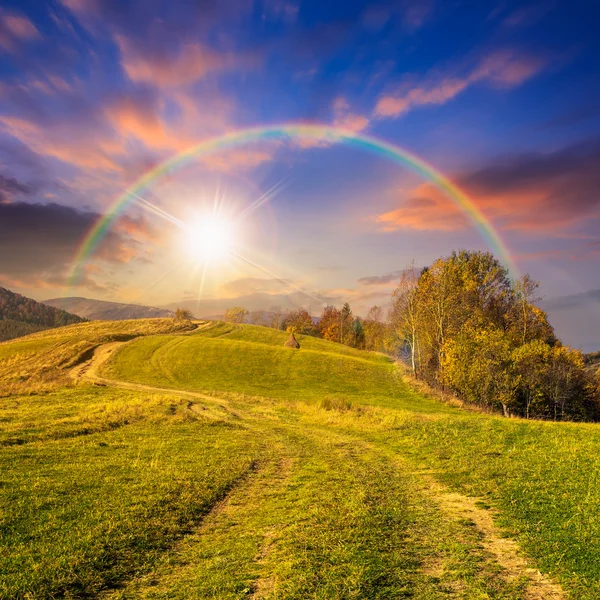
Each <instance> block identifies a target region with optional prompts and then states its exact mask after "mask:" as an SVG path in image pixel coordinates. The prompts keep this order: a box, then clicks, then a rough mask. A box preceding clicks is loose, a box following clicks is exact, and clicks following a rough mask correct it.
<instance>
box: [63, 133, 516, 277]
mask: <svg viewBox="0 0 600 600" xmlns="http://www.w3.org/2000/svg"><path fill="white" fill-rule="evenodd" d="M266 140H312V141H314V142H315V143H316V144H317V145H318V144H333V143H344V144H348V145H350V146H354V147H356V148H360V149H362V150H365V151H367V152H371V153H373V154H376V155H378V156H381V157H382V158H386V159H388V160H391V161H394V162H396V163H399V164H401V165H403V166H406V167H409V168H410V169H411V170H412V171H414V172H415V173H417V174H418V175H420V176H422V177H423V178H424V179H426V180H428V181H430V182H431V183H433V184H434V185H435V186H436V187H437V188H438V189H439V190H440V191H442V192H443V193H444V194H445V195H447V196H448V198H450V199H451V200H452V201H453V202H454V203H455V204H456V206H458V207H459V208H460V209H461V210H462V211H463V212H464V213H465V214H466V215H467V216H468V217H469V219H470V220H471V222H472V223H473V224H474V225H475V226H476V227H477V229H478V231H479V232H480V234H481V236H482V237H483V239H484V240H485V242H486V244H487V245H488V246H489V248H490V249H491V250H492V252H494V254H496V255H497V256H498V257H499V258H500V260H501V261H502V262H503V263H504V264H505V266H507V267H508V269H509V271H510V272H511V274H512V275H513V276H516V275H517V273H518V270H517V267H516V265H515V263H514V261H513V260H512V258H511V256H510V253H509V251H508V249H507V247H506V245H505V244H504V242H503V241H502V239H501V238H500V236H499V235H498V232H497V231H496V229H495V228H494V226H493V225H492V223H491V222H490V220H489V219H488V218H487V217H486V216H485V214H484V213H483V212H482V211H481V210H480V209H479V208H478V207H477V206H476V205H475V203H474V202H473V201H472V200H471V199H470V198H469V197H468V196H467V195H466V194H465V193H464V192H463V191H462V190H461V189H460V188H459V187H458V186H456V184H454V183H453V182H452V181H450V179H448V178H447V177H446V176H445V175H443V174H442V173H441V172H440V171H438V170H437V169H436V168H435V167H433V166H432V165H430V164H428V163H426V162H425V161H424V160H422V159H421V158H419V157H418V156H415V155H414V154H412V153H411V152H409V151H408V150H405V149H404V148H401V147H400V146H396V145H394V144H390V143H389V142H386V141H384V140H381V139H378V138H376V137H373V136H371V135H366V134H364V133H356V132H354V131H349V130H346V129H342V128H340V127H331V126H327V125H318V124H297V123H284V124H279V125H268V126H263V127H250V128H247V129H239V130H237V131H232V132H230V133H226V134H224V135H221V136H218V137H214V138H210V139H207V140H204V141H203V142H200V143H199V144H198V145H196V146H192V147H190V148H189V149H187V150H184V151H183V152H181V153H180V154H176V155H175V156H172V157H171V158H169V159H167V160H165V161H164V162H162V163H160V164H159V165H157V166H156V167H154V168H153V169H151V170H150V171H148V172H147V173H146V174H145V175H143V176H142V177H140V178H139V179H138V180H137V181H136V182H135V183H134V184H133V185H131V186H130V187H129V188H128V189H127V190H126V191H125V192H124V193H123V194H122V195H120V196H119V197H118V198H117V199H116V200H115V202H114V203H113V204H112V206H111V207H110V208H109V210H108V211H107V212H106V213H105V214H104V215H102V216H101V217H100V218H99V219H98V221H97V222H96V223H95V224H94V226H93V227H92V228H91V229H90V231H89V232H88V233H87V235H86V236H85V238H84V239H83V241H82V243H81V245H80V246H79V248H78V250H77V253H76V255H75V257H74V260H73V264H72V268H71V273H70V277H69V285H73V284H74V283H75V282H76V281H77V279H78V277H79V275H80V272H81V269H82V268H83V266H84V265H85V263H86V261H87V259H88V258H89V256H90V255H91V254H92V253H93V252H94V250H95V248H96V247H97V246H98V244H99V243H100V241H101V240H102V238H103V237H104V236H105V235H106V233H107V232H108V230H109V229H110V227H111V225H112V224H113V223H114V221H115V220H116V219H118V217H119V215H121V214H122V213H123V211H124V210H125V209H126V208H127V206H128V205H129V204H130V203H131V202H132V201H134V200H135V199H136V196H140V195H142V194H143V192H144V191H145V190H147V189H148V188H150V186H151V185H152V184H154V183H155V182H156V181H157V180H158V179H160V178H161V177H164V176H165V175H168V174H170V173H172V172H173V171H175V170H177V169H180V168H182V167H183V166H185V165H187V164H189V163H190V162H191V161H193V160H195V159H198V158H201V157H203V156H206V155H208V154H211V153H214V152H219V151H223V150H227V149H230V148H232V147H235V146H239V145H242V144H247V143H250V142H259V141H266Z"/></svg>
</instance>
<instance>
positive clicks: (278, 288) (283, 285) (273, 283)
mask: <svg viewBox="0 0 600 600" xmlns="http://www.w3.org/2000/svg"><path fill="white" fill-rule="evenodd" d="M220 289H221V292H222V293H223V295H224V296H226V297H235V296H246V295H249V294H256V293H266V294H281V293H286V292H290V291H295V288H294V286H293V282H292V281H291V280H281V279H272V278H263V277H242V278H240V279H235V280H233V281H229V282H227V283H224V284H223V285H221V288H220Z"/></svg>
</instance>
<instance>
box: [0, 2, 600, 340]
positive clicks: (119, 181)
mask: <svg viewBox="0 0 600 600" xmlns="http://www.w3.org/2000/svg"><path fill="white" fill-rule="evenodd" d="M127 7H128V10H118V9H117V8H116V7H115V5H114V3H113V2H111V1H110V0H94V1H84V0H79V1H75V0H62V1H61V2H49V1H44V2H34V1H32V0H30V1H27V2H16V1H10V2H7V1H4V2H3V3H2V8H1V11H2V17H3V19H2V25H1V27H0V69H1V71H0V86H1V89H2V94H1V95H0V156H2V160H3V168H2V169H1V170H0V285H3V286H4V287H7V288H9V289H10V290H13V291H15V292H18V293H20V294H22V295H25V296H28V297H31V298H34V299H36V300H40V301H43V300H44V299H50V298H57V297H65V296H78V297H83V298H87V299H99V300H104V301H113V302H120V303H131V304H143V305H148V306H157V307H161V308H163V307H166V306H174V305H177V304H183V305H185V303H186V302H188V303H189V302H193V301H194V302H195V301H196V299H197V298H200V302H203V303H205V304H210V302H213V303H215V301H216V300H218V301H219V302H229V303H230V304H231V305H235V304H237V303H243V302H244V301H248V298H255V299H257V301H258V299H261V298H264V300H265V303H266V304H268V303H269V302H270V304H268V305H265V306H263V307H262V309H264V310H268V309H269V307H270V305H276V304H282V303H284V302H285V299H286V298H287V299H288V300H289V299H290V298H293V297H294V296H295V295H299V294H305V297H306V299H307V301H306V303H305V305H306V307H308V306H311V305H312V309H313V310H312V312H313V313H316V312H320V310H321V307H319V309H318V310H317V308H316V307H317V304H318V302H319V301H321V302H322V304H321V306H323V305H324V304H329V303H331V304H336V305H339V304H341V303H343V302H345V301H347V302H349V303H350V305H351V306H352V308H353V309H354V311H355V313H356V314H359V315H364V314H366V312H367V311H368V309H369V307H370V306H372V305H374V304H378V305H385V303H386V302H387V301H388V299H389V297H390V294H391V292H392V291H393V287H394V284H395V283H396V282H397V279H398V275H399V272H400V271H401V270H402V269H403V268H405V267H407V266H408V265H409V264H410V263H411V261H415V263H416V265H417V266H418V267H424V266H426V265H428V264H431V262H432V261H433V260H435V259H436V258H438V257H440V256H447V255H448V254H450V252H451V251H452V250H458V249H459V248H465V249H471V250H485V251H487V250H489V251H492V252H494V254H495V255H496V256H497V257H498V258H499V259H501V260H502V261H503V263H504V264H505V266H507V267H511V264H510V263H514V264H515V265H516V269H517V270H518V274H523V273H530V274H531V275H532V277H533V278H534V279H536V280H538V281H539V282H540V284H541V287H540V295H541V296H543V298H544V299H543V301H542V302H541V306H542V307H543V308H544V309H545V310H546V311H547V312H548V314H549V316H550V321H551V323H552V325H553V326H554V327H555V329H556V331H557V334H558V336H559V337H560V338H561V339H562V340H563V341H564V343H565V344H568V345H570V346H573V347H577V348H581V349H582V350H584V351H592V350H597V349H599V348H600V318H599V315H600V270H599V269H598V268H597V263H598V257H599V256H600V235H599V229H598V226H599V224H600V192H599V191H598V190H599V188H600V185H599V184H600V170H599V169H598V164H599V162H600V160H599V159H600V110H599V109H598V107H597V106H596V105H595V104H594V103H593V102H590V100H588V98H593V97H595V95H596V94H597V92H598V91H600V77H599V76H598V75H599V73H598V66H597V59H596V57H597V55H598V52H599V50H600V48H599V46H600V41H599V40H598V39H597V36H596V32H595V27H594V24H595V23H596V22H597V17H598V16H599V14H600V10H599V7H598V6H592V5H591V3H582V4H577V3H575V4H572V5H569V6H566V5H565V4H564V3H536V2H531V3H527V4H523V3H522V2H483V3H477V4H476V5H468V4H459V5H456V6H453V7H449V6H448V5H447V4H446V5H444V4H443V3H441V2H435V1H434V0H432V1H430V2H411V1H409V0H407V1H406V2H381V3H378V4H377V5H373V4H366V3H364V2H344V3H339V2H333V3H327V4H326V5H319V4H315V3H300V2H295V1H294V0H269V1H264V2H246V1H243V0H232V1H230V2H225V3H207V4H206V5H204V4H203V6H202V8H199V7H197V6H196V5H195V3H194V2H183V3H178V4H177V5H173V4H171V5H166V4H165V5H162V4H161V3H158V4H156V5H155V6H153V7H151V8H150V9H148V8H147V6H146V4H145V3H144V2H140V1H133V2H129V3H128V6H127ZM282 123H283V124H291V125H289V127H290V128H292V127H293V128H294V131H296V130H298V133H294V134H293V135H286V136H280V137H276V136H266V135H265V136H260V135H255V136H254V137H252V136H248V135H246V137H244V135H245V134H244V132H246V131H248V130H250V129H252V128H254V129H260V128H267V127H272V126H273V124H282ZM278 126H279V125H278ZM326 128H334V129H333V130H334V131H336V132H338V134H332V133H331V129H329V130H328V131H329V133H326ZM309 130H311V131H312V133H310V131H309ZM316 130H319V131H321V133H318V131H316ZM339 132H347V133H345V134H343V135H342V134H341V133H339ZM225 134H229V135H230V136H233V137H235V136H236V135H238V136H239V137H240V138H241V141H239V140H238V141H236V142H235V143H234V144H232V145H229V146H227V145H225V146H222V147H212V146H211V147H210V149H209V150H207V151H206V152H204V153H203V154H197V155H194V156H193V160H191V161H189V162H188V163H186V164H183V159H181V161H179V160H178V159H177V160H176V158H177V157H182V156H186V153H187V152H188V151H189V149H190V148H193V147H194V146H196V145H198V144H202V143H204V142H206V140H213V139H221V136H223V135H225ZM365 136H366V137H369V138H374V139H376V140H377V142H376V143H375V147H377V144H384V143H385V144H388V145H391V146H393V147H394V148H396V149H398V150H397V151H398V152H399V153H405V159H404V161H405V162H404V163H403V164H400V163H399V160H396V162H394V160H395V159H394V160H390V157H389V156H387V157H386V156H383V154H382V153H380V154H378V153H377V151H373V148H371V149H370V150H368V149H367V150H365V148H364V147H361V146H360V143H358V142H357V140H359V141H360V140H362V139H363V138H364V137H365ZM375 150H377V148H375ZM412 155H414V157H415V160H417V161H422V165H424V167H423V169H421V170H419V169H418V168H416V167H415V164H416V163H414V162H411V159H406V156H412ZM173 157H175V158H173ZM168 159H172V160H173V161H175V163H176V164H177V166H176V168H173V169H172V170H171V171H170V172H169V173H166V174H161V175H160V176H158V175H157V176H151V175H152V174H153V173H157V172H158V171H160V165H161V164H162V163H163V161H166V160H168ZM419 164H421V163H419ZM436 174H439V176H440V177H442V178H443V179H444V181H447V182H448V184H447V185H445V184H444V183H442V184H440V179H439V178H437V179H436V177H437V175H436ZM144 176H147V177H148V181H149V182H150V183H149V184H148V185H146V186H145V187H144V186H142V187H139V186H137V184H136V182H139V180H140V178H142V177H144ZM134 189H135V190H138V191H139V194H138V192H135V193H136V194H137V196H136V197H135V198H134V197H133V196H129V197H128V198H126V199H125V200H126V201H125V202H124V203H123V208H119V209H118V210H117V209H115V208H114V207H115V206H116V204H115V203H116V201H117V200H118V199H119V198H120V197H123V194H125V192H126V191H127V190H134ZM455 190H456V191H455ZM460 194H464V195H465V198H466V199H467V203H468V202H472V205H473V207H472V208H471V209H469V207H468V206H469V205H468V204H467V205H465V204H462V205H461V197H460ZM215 206H218V211H217V213H218V214H217V213H215V209H214V207H215ZM461 206H462V207H461ZM465 207H466V208H465ZM211 211H212V212H211ZM215 214H217V216H218V220H217V221H215V220H214V215H215ZM105 215H108V217H109V220H108V221H107V222H106V223H107V226H106V228H105V229H103V230H102V231H99V232H97V233H99V235H95V234H94V232H95V231H96V229H97V228H98V227H99V224H101V223H103V222H104V221H103V217H104V216H105ZM111 215H114V218H113V217H112V216H111ZM206 215H212V216H211V217H210V218H208V219H207V217H206ZM478 215H479V216H478ZM110 219H112V220H110ZM211 219H212V220H211ZM217 234H218V235H217ZM229 238H231V239H229ZM496 238H497V239H496ZM206 239H209V240H210V244H209V245H207V242H206V241H203V240H206ZM198 240H200V244H198ZM503 253H504V256H503V255H502V254H503ZM207 254H209V255H211V257H210V260H208V259H207V258H206V255H207ZM199 256H201V257H202V258H201V260H200V259H199V258H198V257H199ZM79 258H83V259H84V260H83V261H82V262H81V264H79V263H78V259H79ZM256 309H257V308H254V310H256ZM197 316H199V317H201V316H203V315H197Z"/></svg>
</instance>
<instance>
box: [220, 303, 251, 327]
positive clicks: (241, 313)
mask: <svg viewBox="0 0 600 600" xmlns="http://www.w3.org/2000/svg"><path fill="white" fill-rule="evenodd" d="M247 315H248V310H247V309H246V308H244V307H242V306H232V307H231V308H228V309H227V310H225V316H224V317H223V319H224V320H225V321H227V322H228V323H243V322H244V321H245V320H246V316H247Z"/></svg>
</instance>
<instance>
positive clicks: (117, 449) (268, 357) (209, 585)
mask: <svg viewBox="0 0 600 600" xmlns="http://www.w3.org/2000/svg"><path fill="white" fill-rule="evenodd" d="M86 327H88V329H85V328H86ZM172 327H173V325H172V323H171V322H169V321H166V320H164V321H160V320H155V321H142V322H132V323H130V324H129V325H126V324H125V325H124V324H121V323H119V324H93V323H91V324H85V325H77V326H72V327H67V328H64V329H63V333H64V334H65V335H64V337H61V335H60V330H53V331H51V332H44V333H42V334H35V335H34V336H30V337H28V338H24V339H23V340H18V341H14V342H11V343H7V344H1V345H0V374H2V373H4V376H6V377H7V378H8V380H9V382H11V385H12V384H13V383H14V382H15V381H16V377H17V373H20V374H21V376H23V377H25V378H24V379H22V381H21V383H20V384H19V385H20V386H21V387H19V389H18V392H19V393H14V392H13V393H11V392H8V393H6V397H4V398H0V544H1V547H2V549H3V552H1V553H0V597H1V598H7V599H8V598H53V597H89V596H94V595H96V594H98V593H99V592H102V597H103V598H114V599H116V598H122V599H123V598H165V599H166V598H180V599H184V598H218V599H229V598H230V599H233V598H247V597H251V596H253V597H256V598H259V597H260V598H262V597H265V598H289V599H292V598H294V599H295V598H298V599H300V598H323V599H325V598H369V599H370V598H404V597H407V598H408V597H412V598H423V599H429V598H447V597H462V598H481V599H483V598H506V599H513V598H514V599H518V598H525V597H526V595H525V584H524V581H523V580H520V579H509V578H507V577H506V573H505V571H504V570H503V569H502V566H501V565H499V564H498V563H497V562H496V560H495V559H494V557H492V556H491V555H489V554H488V553H487V552H486V550H485V548H484V547H483V546H482V543H481V537H480V533H479V532H478V530H477V529H476V528H475V527H474V526H473V523H472V522H470V521H469V520H464V519H456V518H452V517H451V516H449V515H448V514H447V513H446V512H445V511H444V510H443V509H441V508H440V507H439V506H438V505H437V504H436V502H435V492H434V491H432V490H431V489H429V485H428V479H427V478H426V477H425V476H424V475H422V474H421V471H422V470H423V469H427V470H428V473H430V474H429V475H427V477H431V476H433V477H435V479H437V480H438V481H439V482H441V483H442V484H444V485H446V486H448V487H449V488H450V489H454V490H457V491H459V492H461V493H462V494H466V495H474V496H477V497H478V498H480V501H481V504H482V505H484V506H486V507H489V508H491V509H493V510H494V514H495V520H496V522H497V523H499V524H500V525H501V526H502V527H503V528H504V531H505V533H506V535H509V536H513V537H515V538H516V539H517V540H518V542H519V544H520V547H521V548H522V549H523V551H524V552H525V553H526V555H527V556H528V557H529V558H530V559H531V561H532V564H534V565H535V566H536V567H538V568H540V569H541V570H542V571H543V572H545V573H548V574H550V575H551V576H552V577H554V578H555V579H556V580H558V581H560V582H561V584H562V585H563V588H564V589H565V590H566V591H567V592H568V593H569V594H570V596H571V597H572V598H582V599H591V598H600V585H599V582H600V561H598V558H597V557H598V556H600V519H598V517H597V515H598V514H600V486H599V485H598V484H599V483H600V482H599V479H600V429H599V428H598V427H597V426H595V425H591V424H569V423H540V422H525V421H521V420H506V419H503V418H500V417H496V416H490V415H484V414H480V413H473V412H466V411H463V410H461V409H459V408H451V407H448V406H445V405H442V404H440V403H438V402H436V401H435V400H433V399H430V398H424V397H423V396H421V395H419V394H418V393H416V392H414V391H412V390H411V389H410V388H409V387H408V386H407V384H406V383H405V382H403V381H402V379H401V377H400V376H399V374H398V371H397V370H396V367H395V366H394V365H393V364H392V363H391V362H390V361H389V359H388V358H386V357H384V356H382V355H378V354H370V353H364V352H360V351H357V350H353V349H350V348H346V347H343V346H340V345H337V344H333V343H330V342H326V341H323V340H316V339H312V338H303V339H301V340H300V343H301V349H300V350H299V351H296V350H291V349H287V348H284V347H283V343H284V341H285V340H286V339H287V334H285V333H283V332H277V331H273V330H269V329H265V328H259V327H253V326H235V325H230V324H222V323H221V324H220V323H217V324H214V325H211V326H209V327H206V328H201V329H197V330H194V331H191V330H189V328H188V329H184V330H182V331H180V332H174V331H173V329H172ZM119 336H120V337H119ZM133 337H136V338H139V339H132V341H130V342H128V343H127V344H124V345H123V346H122V347H121V348H120V349H119V350H118V351H117V352H116V353H115V354H113V356H112V358H111V360H110V362H109V363H108V364H107V365H106V366H105V368H104V371H103V373H102V374H103V376H105V377H109V378H114V379H118V380H126V381H129V382H138V383H140V384H143V385H149V386H155V387H160V388H171V389H172V390H173V391H172V392H167V391H164V392H157V391H151V390H145V389H118V388H112V387H97V386H93V385H83V384H80V385H77V386H74V385H69V386H64V385H63V383H62V382H63V381H64V378H65V376H66V373H67V365H71V364H74V363H75V362H77V360H80V357H81V353H82V352H84V353H85V352H86V351H88V350H89V348H93V347H94V346H96V345H98V344H99V343H102V341H109V340H111V339H122V340H125V339H129V338H133ZM52 361H54V363H53V362H52ZM11 365H12V366H13V367H14V368H11ZM40 365H44V369H45V373H46V375H45V379H44V382H45V384H46V383H47V387H44V388H43V393H39V389H38V387H37V386H39V381H40V380H39V379H37V380H36V379H34V381H33V383H32V384H31V385H32V387H31V388H28V387H27V385H28V381H27V379H26V377H27V376H28V374H35V373H36V372H37V371H36V370H37V369H38V368H40ZM2 369H4V371H2ZM0 381H4V380H3V379H1V378H0ZM178 390H180V391H190V390H191V391H197V392H207V393H208V394H209V397H207V398H194V397H190V396H189V395H188V396H186V395H185V394H182V393H179V392H178Z"/></svg>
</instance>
